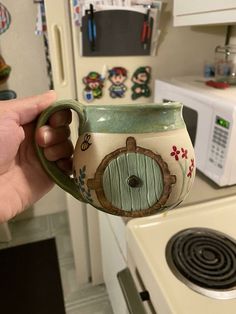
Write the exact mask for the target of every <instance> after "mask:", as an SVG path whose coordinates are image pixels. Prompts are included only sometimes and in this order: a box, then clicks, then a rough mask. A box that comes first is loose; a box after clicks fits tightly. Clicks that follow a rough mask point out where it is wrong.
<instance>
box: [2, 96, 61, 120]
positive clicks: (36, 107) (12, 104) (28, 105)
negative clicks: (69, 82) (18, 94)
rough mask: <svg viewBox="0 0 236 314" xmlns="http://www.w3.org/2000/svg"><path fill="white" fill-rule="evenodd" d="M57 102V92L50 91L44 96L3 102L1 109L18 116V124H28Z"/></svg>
mask: <svg viewBox="0 0 236 314" xmlns="http://www.w3.org/2000/svg"><path fill="white" fill-rule="evenodd" d="M55 100H56V93H55V91H49V92H47V93H44V94H42V95H37V96H32V97H28V98H24V99H21V100H19V99H14V100H7V101H3V102H1V107H2V106H3V107H2V108H6V109H7V110H11V111H13V112H14V113H15V114H16V120H17V123H18V124H20V125H24V124H27V123H29V122H32V121H33V120H35V119H36V117H37V116H38V115H39V114H40V113H41V112H42V111H43V110H44V109H46V108H47V107H49V106H50V105H51V104H52V103H53V102H54V101H55Z"/></svg>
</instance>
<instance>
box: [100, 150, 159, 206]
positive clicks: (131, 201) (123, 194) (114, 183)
mask: <svg viewBox="0 0 236 314" xmlns="http://www.w3.org/2000/svg"><path fill="white" fill-rule="evenodd" d="M103 190H104V194H105V196H106V199H107V200H108V201H109V202H110V203H111V204H112V205H113V206H114V207H116V208H119V209H122V210H125V211H139V210H143V209H147V208H150V207H152V206H153V205H154V204H155V203H157V202H158V201H159V199H160V197H161V195H162V192H163V176H162V172H161V168H160V166H159V165H158V163H157V162H156V161H155V160H154V159H152V158H151V157H149V156H146V155H144V154H142V153H136V152H128V153H124V154H121V155H119V156H117V158H115V159H113V160H111V161H110V162H109V164H108V165H107V167H106V169H105V171H104V173H103Z"/></svg>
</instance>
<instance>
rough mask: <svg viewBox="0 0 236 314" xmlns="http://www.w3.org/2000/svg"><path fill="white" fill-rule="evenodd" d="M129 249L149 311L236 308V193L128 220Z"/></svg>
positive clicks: (182, 313)
mask: <svg viewBox="0 0 236 314" xmlns="http://www.w3.org/2000/svg"><path fill="white" fill-rule="evenodd" d="M127 251H128V266H129V268H130V269H131V272H132V274H133V275H135V274H137V272H138V273H139V276H138V277H140V278H141V280H142V285H143V286H144V287H145V289H146V290H147V291H148V292H149V295H150V300H151V303H152V306H153V308H154V309H153V310H152V311H150V313H155V312H156V313H158V314H170V313H171V314H200V313H201V314H205V313H206V314H222V313H225V314H235V313H236V196H229V197H225V198H222V199H218V200H214V201H209V202H204V203H201V204H197V205H192V206H187V207H184V208H180V209H175V210H172V211H169V212H166V213H163V214H160V215H156V216H151V217H145V218H139V219H133V220H131V221H129V222H128V224H127ZM134 261H135V262H134Z"/></svg>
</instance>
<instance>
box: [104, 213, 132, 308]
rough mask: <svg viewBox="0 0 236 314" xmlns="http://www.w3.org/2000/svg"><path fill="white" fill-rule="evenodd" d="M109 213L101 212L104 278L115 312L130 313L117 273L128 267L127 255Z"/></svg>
mask: <svg viewBox="0 0 236 314" xmlns="http://www.w3.org/2000/svg"><path fill="white" fill-rule="evenodd" d="M107 216H108V215H107V214H104V213H102V212H100V213H99V222H100V235H101V247H102V268H103V278H104V281H105V284H106V288H107V292H108V295H109V298H110V302H111V304H112V309H113V312H114V314H128V313H129V311H128V308H127V305H126V302H125V299H124V296H123V293H122V291H121V288H120V285H119V282H118V279H117V273H118V272H119V271H121V270H122V269H124V268H126V267H127V264H126V260H125V257H124V256H123V254H122V253H121V250H120V247H119V245H118V243H117V241H116V238H115V236H114V233H113V230H112V227H111V224H110V221H109V219H108V217H107Z"/></svg>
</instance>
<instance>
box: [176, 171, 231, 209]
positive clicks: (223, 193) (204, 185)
mask: <svg viewBox="0 0 236 314" xmlns="http://www.w3.org/2000/svg"><path fill="white" fill-rule="evenodd" d="M231 195H236V185H231V186H226V187H219V186H218V185H217V184H215V183H214V182H213V181H211V180H209V179H208V178H207V177H206V176H204V175H203V174H202V173H200V172H199V171H197V173H196V177H195V180H194V184H193V187H192V189H191V191H190V192H189V195H188V196H187V197H186V199H185V200H184V201H183V203H181V205H180V206H179V207H183V206H187V205H192V204H196V203H202V202H207V201H211V200H213V199H217V198H222V197H227V196H231Z"/></svg>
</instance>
